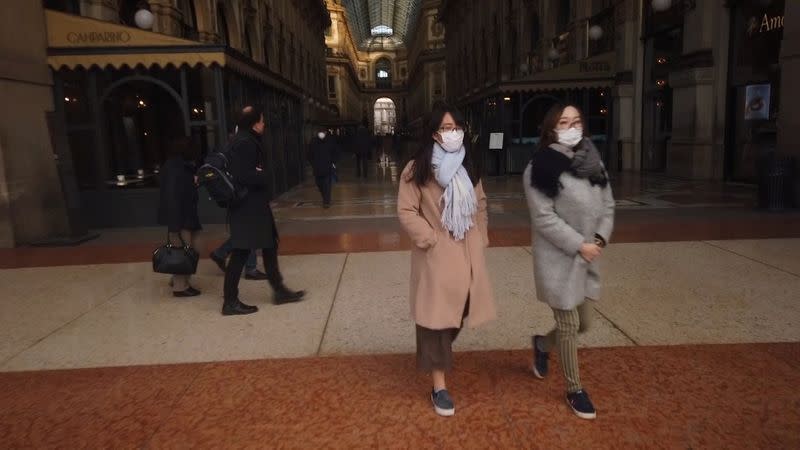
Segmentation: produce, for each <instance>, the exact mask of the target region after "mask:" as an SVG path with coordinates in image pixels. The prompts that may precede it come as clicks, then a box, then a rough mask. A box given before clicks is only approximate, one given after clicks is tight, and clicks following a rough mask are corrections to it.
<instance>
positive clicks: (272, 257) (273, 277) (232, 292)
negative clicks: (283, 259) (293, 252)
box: [224, 247, 283, 301]
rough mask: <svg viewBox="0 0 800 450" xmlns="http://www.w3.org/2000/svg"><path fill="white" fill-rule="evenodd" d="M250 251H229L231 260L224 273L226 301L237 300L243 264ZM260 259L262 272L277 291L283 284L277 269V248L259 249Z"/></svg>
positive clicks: (240, 249)
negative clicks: (262, 264) (263, 271)
mask: <svg viewBox="0 0 800 450" xmlns="http://www.w3.org/2000/svg"><path fill="white" fill-rule="evenodd" d="M250 252H251V250H249V249H242V248H235V249H233V251H231V258H230V260H229V261H228V268H227V270H226V271H225V288H224V296H225V300H226V301H233V300H235V299H238V298H239V279H240V278H241V276H242V270H243V269H244V264H245V262H246V261H247V257H248V256H250ZM261 257H262V258H263V261H264V270H265V271H266V272H267V279H268V280H269V284H270V285H272V288H273V289H278V288H279V287H280V286H281V285H282V284H283V277H282V276H281V271H280V268H279V267H278V248H277V247H273V248H264V249H261Z"/></svg>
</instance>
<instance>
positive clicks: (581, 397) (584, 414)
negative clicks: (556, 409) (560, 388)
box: [567, 389, 597, 419]
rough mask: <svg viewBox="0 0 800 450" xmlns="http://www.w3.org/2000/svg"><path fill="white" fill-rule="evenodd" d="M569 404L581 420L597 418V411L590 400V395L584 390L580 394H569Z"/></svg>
mask: <svg viewBox="0 0 800 450" xmlns="http://www.w3.org/2000/svg"><path fill="white" fill-rule="evenodd" d="M567 404H568V405H569V407H570V408H572V411H573V412H574V413H575V415H576V416H578V417H580V418H581V419H594V418H596V417H597V411H595V409H594V405H592V401H591V400H589V394H587V393H586V391H584V390H583V389H581V390H580V391H578V392H572V393H569V392H568V393H567Z"/></svg>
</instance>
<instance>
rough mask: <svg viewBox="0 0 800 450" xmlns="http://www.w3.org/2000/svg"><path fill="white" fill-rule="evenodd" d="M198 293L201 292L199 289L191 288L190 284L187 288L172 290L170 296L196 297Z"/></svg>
mask: <svg viewBox="0 0 800 450" xmlns="http://www.w3.org/2000/svg"><path fill="white" fill-rule="evenodd" d="M200 294H201V292H200V291H198V290H197V289H195V288H193V287H191V286H190V287H189V288H187V289H186V290H183V291H173V292H172V296H173V297H178V298H186V297H197V296H198V295H200Z"/></svg>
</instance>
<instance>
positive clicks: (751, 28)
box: [747, 13, 784, 37]
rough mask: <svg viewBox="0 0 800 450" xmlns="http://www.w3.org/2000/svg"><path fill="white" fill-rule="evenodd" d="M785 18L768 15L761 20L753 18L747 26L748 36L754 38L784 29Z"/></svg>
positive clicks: (765, 14)
mask: <svg viewBox="0 0 800 450" xmlns="http://www.w3.org/2000/svg"><path fill="white" fill-rule="evenodd" d="M783 17H784V16H769V15H768V14H767V13H764V15H763V16H762V17H761V18H757V17H751V18H750V22H749V24H748V25H747V35H748V36H750V37H753V36H755V35H757V34H762V33H769V32H770V31H775V30H782V29H783Z"/></svg>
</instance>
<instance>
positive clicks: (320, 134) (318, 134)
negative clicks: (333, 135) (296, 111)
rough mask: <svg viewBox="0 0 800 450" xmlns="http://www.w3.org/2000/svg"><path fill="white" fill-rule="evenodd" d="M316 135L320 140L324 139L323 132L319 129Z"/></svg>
mask: <svg viewBox="0 0 800 450" xmlns="http://www.w3.org/2000/svg"><path fill="white" fill-rule="evenodd" d="M317 137H318V138H320V140H322V139H325V133H323V132H322V131H320V132H319V133H317Z"/></svg>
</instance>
